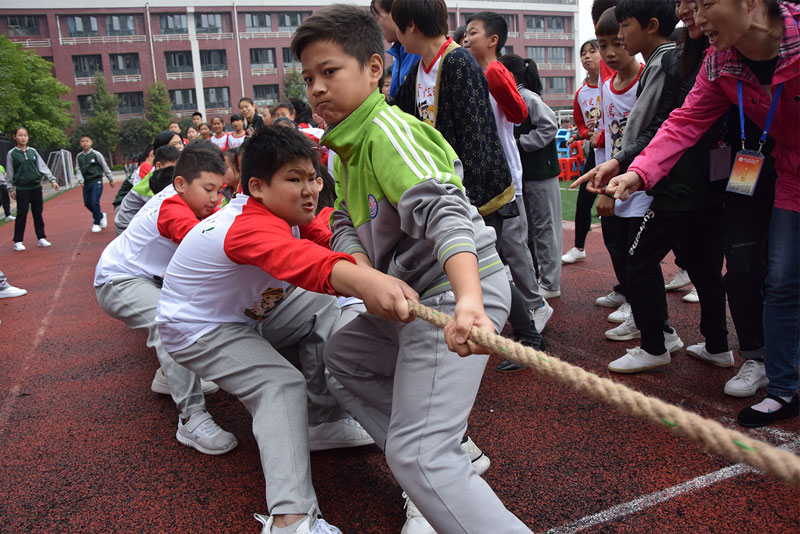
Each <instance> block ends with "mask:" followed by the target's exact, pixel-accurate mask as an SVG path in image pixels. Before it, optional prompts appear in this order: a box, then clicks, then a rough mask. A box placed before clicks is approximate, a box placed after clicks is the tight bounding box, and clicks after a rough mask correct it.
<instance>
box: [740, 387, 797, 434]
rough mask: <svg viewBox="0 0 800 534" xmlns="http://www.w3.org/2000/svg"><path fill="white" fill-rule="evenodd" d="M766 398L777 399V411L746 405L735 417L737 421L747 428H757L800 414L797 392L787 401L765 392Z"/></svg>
mask: <svg viewBox="0 0 800 534" xmlns="http://www.w3.org/2000/svg"><path fill="white" fill-rule="evenodd" d="M766 398H768V399H772V400H775V401H778V402H779V403H780V405H781V407H780V408H779V409H778V410H777V411H774V412H769V413H765V412H759V411H758V410H754V409H753V408H751V407H750V406H748V407H747V408H744V409H743V410H742V411H741V412H739V416H738V417H737V418H736V420H737V422H738V423H739V424H740V425H742V426H744V427H747V428H758V427H762V426H767V425H771V424H772V423H775V422H777V421H781V420H782V419H788V418H790V417H797V416H798V415H800V396H798V394H797V393H795V394H794V397H792V400H790V401H788V402H787V401H785V400H783V399H782V398H780V397H778V396H777V395H773V394H772V393H767V396H766Z"/></svg>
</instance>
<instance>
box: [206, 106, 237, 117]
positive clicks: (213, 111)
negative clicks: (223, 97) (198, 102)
mask: <svg viewBox="0 0 800 534" xmlns="http://www.w3.org/2000/svg"><path fill="white" fill-rule="evenodd" d="M230 114H231V107H230V105H229V106H228V107H225V108H206V116H208V117H211V116H213V115H230Z"/></svg>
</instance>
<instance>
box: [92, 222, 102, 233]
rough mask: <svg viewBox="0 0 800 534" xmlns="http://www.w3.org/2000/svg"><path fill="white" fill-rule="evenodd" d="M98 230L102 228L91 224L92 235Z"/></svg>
mask: <svg viewBox="0 0 800 534" xmlns="http://www.w3.org/2000/svg"><path fill="white" fill-rule="evenodd" d="M100 230H102V228H100V225H99V224H93V225H92V233H93V234H96V233H97V232H99V231H100Z"/></svg>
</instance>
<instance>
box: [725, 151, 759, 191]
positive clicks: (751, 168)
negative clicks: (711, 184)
mask: <svg viewBox="0 0 800 534" xmlns="http://www.w3.org/2000/svg"><path fill="white" fill-rule="evenodd" d="M763 165H764V156H763V155H762V154H761V152H756V151H755V150H740V151H739V152H737V153H736V158H735V159H734V161H733V169H731V176H730V178H728V187H726V188H725V190H726V191H730V192H731V193H739V194H740V195H747V196H749V197H752V196H753V193H755V190H756V184H757V183H758V175H759V174H761V167H762V166H763Z"/></svg>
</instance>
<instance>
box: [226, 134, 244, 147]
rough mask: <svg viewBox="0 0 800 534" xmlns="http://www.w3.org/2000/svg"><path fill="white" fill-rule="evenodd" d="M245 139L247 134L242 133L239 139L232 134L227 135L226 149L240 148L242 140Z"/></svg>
mask: <svg viewBox="0 0 800 534" xmlns="http://www.w3.org/2000/svg"><path fill="white" fill-rule="evenodd" d="M245 139H247V134H246V133H244V132H242V136H241V137H236V136H235V135H233V134H232V133H229V134H228V148H236V147H237V146H241V144H242V143H244V140H245Z"/></svg>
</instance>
